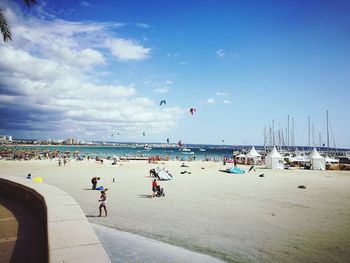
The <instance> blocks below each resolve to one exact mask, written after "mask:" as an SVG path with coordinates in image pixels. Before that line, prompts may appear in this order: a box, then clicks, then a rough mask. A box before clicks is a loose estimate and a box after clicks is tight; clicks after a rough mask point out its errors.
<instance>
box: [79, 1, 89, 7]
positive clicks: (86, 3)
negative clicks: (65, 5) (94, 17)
mask: <svg viewBox="0 0 350 263" xmlns="http://www.w3.org/2000/svg"><path fill="white" fill-rule="evenodd" d="M80 5H81V6H84V7H90V6H91V4H90V3H89V2H86V1H81V2H80Z"/></svg>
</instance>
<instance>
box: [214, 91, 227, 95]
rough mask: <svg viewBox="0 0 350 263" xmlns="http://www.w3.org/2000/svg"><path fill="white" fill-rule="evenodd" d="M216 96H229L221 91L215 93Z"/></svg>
mask: <svg viewBox="0 0 350 263" xmlns="http://www.w3.org/2000/svg"><path fill="white" fill-rule="evenodd" d="M215 95H216V96H227V95H228V94H227V93H226V92H220V91H218V92H216V93H215Z"/></svg>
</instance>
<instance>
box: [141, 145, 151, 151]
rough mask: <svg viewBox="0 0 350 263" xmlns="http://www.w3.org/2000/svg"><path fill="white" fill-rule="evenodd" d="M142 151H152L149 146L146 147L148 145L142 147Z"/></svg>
mask: <svg viewBox="0 0 350 263" xmlns="http://www.w3.org/2000/svg"><path fill="white" fill-rule="evenodd" d="M143 149H144V150H146V151H150V150H152V148H151V147H149V146H148V144H145V147H143Z"/></svg>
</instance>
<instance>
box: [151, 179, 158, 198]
mask: <svg viewBox="0 0 350 263" xmlns="http://www.w3.org/2000/svg"><path fill="white" fill-rule="evenodd" d="M157 187H158V184H157V180H156V179H154V180H153V181H152V192H153V193H152V197H155V196H156V193H157Z"/></svg>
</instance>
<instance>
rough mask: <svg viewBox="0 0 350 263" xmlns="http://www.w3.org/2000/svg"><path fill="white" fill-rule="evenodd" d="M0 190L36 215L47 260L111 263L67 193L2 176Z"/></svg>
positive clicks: (17, 178)
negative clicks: (44, 234)
mask: <svg viewBox="0 0 350 263" xmlns="http://www.w3.org/2000/svg"><path fill="white" fill-rule="evenodd" d="M0 193H1V195H3V196H5V197H8V198H11V199H14V200H17V201H19V202H20V203H23V204H24V205H25V206H26V207H30V208H31V209H32V210H33V211H34V212H35V213H37V214H38V215H39V218H40V219H41V220H42V221H43V223H44V224H43V225H44V227H45V231H46V233H47V258H48V262H65V263H69V262H72V263H73V262H87V263H89V262H91V263H93V262H99V263H104V262H110V260H109V258H108V256H107V254H106V252H105V250H104V249H103V247H102V245H101V243H100V241H99V239H98V238H97V237H96V235H95V233H94V231H93V230H92V228H91V226H90V223H89V222H88V220H87V219H86V217H85V214H84V213H83V211H82V210H81V208H80V206H79V205H78V204H77V203H76V202H75V200H74V199H73V198H72V197H71V196H70V195H68V194H67V193H65V192H63V191H62V190H60V189H59V188H57V187H54V186H51V185H47V184H45V183H37V182H34V181H32V180H29V179H25V178H19V177H14V176H4V175H1V177H0Z"/></svg>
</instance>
